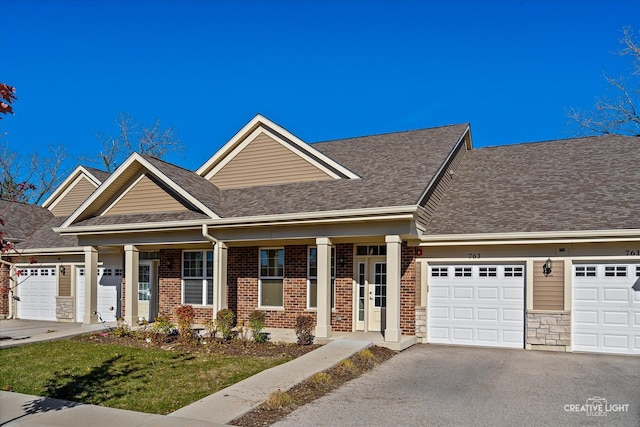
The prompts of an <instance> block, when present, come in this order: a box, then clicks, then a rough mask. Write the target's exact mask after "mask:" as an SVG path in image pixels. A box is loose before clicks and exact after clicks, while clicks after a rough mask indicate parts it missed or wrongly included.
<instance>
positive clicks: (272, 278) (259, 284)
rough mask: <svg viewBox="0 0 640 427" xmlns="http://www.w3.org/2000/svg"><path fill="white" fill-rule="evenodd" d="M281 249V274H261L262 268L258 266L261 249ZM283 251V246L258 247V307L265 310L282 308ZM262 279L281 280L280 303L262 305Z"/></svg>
mask: <svg viewBox="0 0 640 427" xmlns="http://www.w3.org/2000/svg"><path fill="white" fill-rule="evenodd" d="M274 249H275V250H282V276H263V275H262V268H260V262H261V257H260V255H261V254H262V251H263V250H265V251H266V250H274ZM285 255H286V254H285V253H284V247H283V246H273V247H271V246H270V247H261V248H259V249H258V308H263V309H267V310H282V309H284V269H285V262H284V259H285ZM262 279H265V280H282V305H262Z"/></svg>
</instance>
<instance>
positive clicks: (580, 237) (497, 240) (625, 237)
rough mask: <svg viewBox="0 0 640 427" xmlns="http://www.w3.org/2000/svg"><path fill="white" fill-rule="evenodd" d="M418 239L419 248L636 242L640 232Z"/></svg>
mask: <svg viewBox="0 0 640 427" xmlns="http://www.w3.org/2000/svg"><path fill="white" fill-rule="evenodd" d="M420 240H421V241H420V246H455V245H504V244H530V243H536V244H542V243H545V244H546V243H580V242H594V243H595V242H619V241H627V242H628V241H640V229H625V230H585V231H539V232H528V233H479V234H442V235H435V236H425V235H423V236H421V237H420Z"/></svg>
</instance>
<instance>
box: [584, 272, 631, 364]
mask: <svg viewBox="0 0 640 427" xmlns="http://www.w3.org/2000/svg"><path fill="white" fill-rule="evenodd" d="M634 288H635V289H634ZM636 289H637V290H636ZM571 317H572V320H573V327H572V331H573V338H572V341H571V342H572V349H573V351H589V352H599V353H617V354H640V264H624V263H621V264H597V263H593V264H575V265H574V266H573V314H572V316H571Z"/></svg>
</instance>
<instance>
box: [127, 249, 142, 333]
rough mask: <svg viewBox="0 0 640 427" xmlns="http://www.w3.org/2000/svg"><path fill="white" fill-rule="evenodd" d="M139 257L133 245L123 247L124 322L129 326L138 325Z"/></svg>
mask: <svg viewBox="0 0 640 427" xmlns="http://www.w3.org/2000/svg"><path fill="white" fill-rule="evenodd" d="M139 261H140V255H139V253H138V248H136V247H135V246H133V245H125V247H124V277H125V285H124V299H125V304H124V320H125V322H127V324H128V325H129V326H135V325H137V324H138V280H139V277H138V268H139Z"/></svg>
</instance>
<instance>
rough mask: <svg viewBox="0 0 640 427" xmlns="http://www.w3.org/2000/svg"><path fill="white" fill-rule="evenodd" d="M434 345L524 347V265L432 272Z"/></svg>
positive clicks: (455, 267)
mask: <svg viewBox="0 0 640 427" xmlns="http://www.w3.org/2000/svg"><path fill="white" fill-rule="evenodd" d="M428 295H429V306H428V335H429V336H428V340H429V342H431V343H440V344H457V345H477V346H488V347H510V348H523V347H524V295H525V292H524V266H523V265H432V266H430V267H429V293H428Z"/></svg>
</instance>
